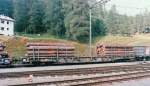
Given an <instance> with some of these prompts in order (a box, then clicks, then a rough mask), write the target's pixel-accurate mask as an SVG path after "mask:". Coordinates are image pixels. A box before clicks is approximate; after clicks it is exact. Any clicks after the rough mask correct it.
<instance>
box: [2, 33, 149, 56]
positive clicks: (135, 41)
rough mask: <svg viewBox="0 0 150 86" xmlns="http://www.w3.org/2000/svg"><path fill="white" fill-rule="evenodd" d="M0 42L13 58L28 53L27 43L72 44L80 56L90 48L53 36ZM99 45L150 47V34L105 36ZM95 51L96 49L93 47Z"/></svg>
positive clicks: (99, 40)
mask: <svg viewBox="0 0 150 86" xmlns="http://www.w3.org/2000/svg"><path fill="white" fill-rule="evenodd" d="M0 41H3V42H4V43H5V44H6V45H7V47H6V50H7V51H8V52H9V53H10V55H11V56H13V57H22V56H24V55H25V53H26V47H25V45H26V43H27V42H63V43H71V44H73V45H75V47H76V53H78V55H82V56H87V55H88V54H89V53H88V48H89V46H88V45H87V44H81V43H77V42H73V41H67V40H63V39H58V38H55V37H52V36H32V35H30V36H28V37H27V36H26V37H23V36H21V37H13V38H12V37H7V36H0ZM97 43H103V44H107V45H135V46H140V45H150V34H147V35H135V36H132V37H123V36H105V37H98V38H96V40H95V42H94V43H93V46H95V45H96V44H97ZM93 51H94V47H93Z"/></svg>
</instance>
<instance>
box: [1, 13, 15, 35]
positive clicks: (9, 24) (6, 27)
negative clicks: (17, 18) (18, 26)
mask: <svg viewBox="0 0 150 86" xmlns="http://www.w3.org/2000/svg"><path fill="white" fill-rule="evenodd" d="M0 35H7V36H13V35H14V19H12V18H10V17H8V16H4V15H0Z"/></svg>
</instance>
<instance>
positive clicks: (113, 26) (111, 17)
mask: <svg viewBox="0 0 150 86" xmlns="http://www.w3.org/2000/svg"><path fill="white" fill-rule="evenodd" d="M106 21H107V27H108V29H107V30H108V33H109V34H118V29H119V26H118V23H119V21H118V13H117V10H116V6H115V5H113V6H112V7H111V9H110V11H109V13H108V15H107V20H106Z"/></svg>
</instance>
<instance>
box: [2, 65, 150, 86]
mask: <svg viewBox="0 0 150 86" xmlns="http://www.w3.org/2000/svg"><path fill="white" fill-rule="evenodd" d="M149 65H150V64H149V63H146V64H135V65H118V66H104V67H91V68H77V69H64V70H43V71H26V72H10V73H0V78H1V79H7V78H9V79H14V78H16V79H17V78H18V79H20V78H24V77H28V76H29V74H33V76H34V79H33V82H27V81H25V82H20V83H16V84H14V83H13V84H10V85H12V86H20V85H21V86H37V85H51V84H54V86H55V85H56V86H92V85H96V84H101V83H107V82H113V81H121V80H126V79H132V78H139V77H145V76H150V66H149ZM48 76H50V77H48ZM73 76H76V77H75V78H62V77H73ZM40 77H42V79H40ZM45 77H48V78H45ZM57 77H58V79H57ZM51 78H56V80H52V81H49V79H51ZM36 79H39V81H37V80H36ZM43 79H44V80H43ZM34 80H35V81H34ZM47 80H48V81H47ZM88 84H89V85H88Z"/></svg>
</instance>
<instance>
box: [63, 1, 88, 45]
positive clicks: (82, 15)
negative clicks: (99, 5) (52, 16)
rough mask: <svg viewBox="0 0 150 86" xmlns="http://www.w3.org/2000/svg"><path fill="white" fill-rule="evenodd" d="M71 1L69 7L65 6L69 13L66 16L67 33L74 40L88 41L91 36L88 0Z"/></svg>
mask: <svg viewBox="0 0 150 86" xmlns="http://www.w3.org/2000/svg"><path fill="white" fill-rule="evenodd" d="M69 3H70V4H69V8H65V10H66V12H65V13H67V14H66V16H65V27H66V35H67V37H68V38H70V39H72V40H76V41H77V40H79V41H81V42H87V41H88V37H89V13H88V12H89V11H88V8H89V5H88V2H87V1H86V0H71V1H70V2H69ZM66 7H67V6H66ZM70 10H71V11H70ZM69 11H70V12H69Z"/></svg>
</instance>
